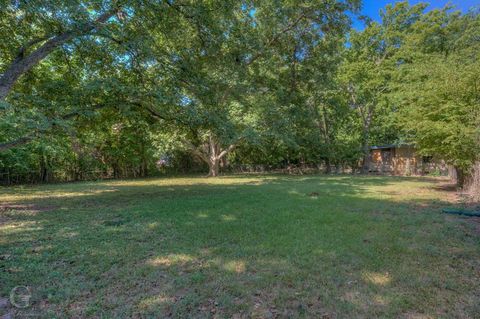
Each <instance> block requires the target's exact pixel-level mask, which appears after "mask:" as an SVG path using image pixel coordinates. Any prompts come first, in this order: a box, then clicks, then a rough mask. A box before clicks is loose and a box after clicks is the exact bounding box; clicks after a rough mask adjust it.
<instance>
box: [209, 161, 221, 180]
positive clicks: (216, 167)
mask: <svg viewBox="0 0 480 319" xmlns="http://www.w3.org/2000/svg"><path fill="white" fill-rule="evenodd" d="M219 171H220V160H219V159H217V158H212V159H210V161H209V162H208V176H209V177H217V176H218V173H219Z"/></svg>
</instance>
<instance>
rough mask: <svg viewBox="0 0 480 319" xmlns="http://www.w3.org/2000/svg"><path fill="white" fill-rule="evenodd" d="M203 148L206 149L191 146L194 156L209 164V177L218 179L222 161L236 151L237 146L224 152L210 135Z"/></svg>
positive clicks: (230, 147) (233, 145) (231, 146)
mask: <svg viewBox="0 0 480 319" xmlns="http://www.w3.org/2000/svg"><path fill="white" fill-rule="evenodd" d="M237 142H238V141H237ZM189 144H190V143H189ZM203 146H204V147H195V146H194V145H192V144H190V148H191V151H192V152H193V154H195V155H196V156H197V157H198V158H199V159H201V160H202V161H204V162H205V163H207V164H208V177H217V176H218V174H219V172H220V161H221V160H222V159H223V158H224V157H225V156H226V155H227V154H228V153H230V152H231V151H232V150H234V149H235V146H236V144H231V145H230V146H229V147H227V148H226V149H223V150H222V148H221V146H220V143H219V142H217V140H216V138H215V137H214V136H212V135H210V136H209V138H208V142H207V143H206V144H204V145H203Z"/></svg>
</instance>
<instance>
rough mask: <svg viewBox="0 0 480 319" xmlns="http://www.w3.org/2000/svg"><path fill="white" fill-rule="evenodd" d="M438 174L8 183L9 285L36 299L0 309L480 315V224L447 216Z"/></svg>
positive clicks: (5, 239) (4, 278)
mask: <svg viewBox="0 0 480 319" xmlns="http://www.w3.org/2000/svg"><path fill="white" fill-rule="evenodd" d="M443 182H445V181H443V180H436V179H421V178H400V177H352V176H332V177H328V176H299V177H286V176H231V177H220V178H215V179H207V178H200V177H192V178H168V179H167V178H165V179H145V180H131V181H102V182H89V183H73V184H57V185H45V186H35V187H13V188H1V189H0V203H2V204H3V207H4V208H3V211H2V212H1V217H0V218H1V219H0V223H1V224H0V240H1V241H0V258H1V260H0V289H1V290H0V294H1V296H3V297H8V295H9V293H10V291H11V289H12V288H13V287H15V286H21V285H22V286H28V287H29V288H30V289H31V293H32V299H31V302H32V305H31V306H30V307H29V308H26V309H23V310H22V309H14V308H4V309H2V310H0V311H3V312H4V313H11V314H16V315H18V316H20V317H21V316H25V315H36V316H37V317H40V318H85V317H91V318H136V317H138V318H165V317H174V318H438V317H440V318H479V317H480V305H479V300H480V235H479V232H478V221H474V220H473V219H468V218H462V217H455V216H448V215H445V214H442V213H441V208H442V207H445V206H451V205H453V204H452V202H451V199H452V194H451V193H448V192H446V191H445V190H442V189H441V188H440V187H439V186H440V184H441V183H443ZM15 205H17V206H15ZM6 206H9V207H10V208H5V207H6ZM0 314H1V313H0Z"/></svg>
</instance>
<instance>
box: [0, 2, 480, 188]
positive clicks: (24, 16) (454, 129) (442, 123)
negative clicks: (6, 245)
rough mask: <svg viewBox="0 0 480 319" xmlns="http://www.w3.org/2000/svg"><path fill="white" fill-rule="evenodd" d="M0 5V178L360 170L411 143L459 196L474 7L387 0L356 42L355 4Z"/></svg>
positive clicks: (479, 29)
mask: <svg viewBox="0 0 480 319" xmlns="http://www.w3.org/2000/svg"><path fill="white" fill-rule="evenodd" d="M1 2H2V3H1V4H0V7H1V9H0V35H1V38H2V41H1V43H0V70H1V71H0V72H1V73H0V174H3V175H2V176H0V179H5V178H6V176H20V177H19V179H20V180H19V181H22V182H25V181H26V180H24V179H26V178H27V176H30V177H28V178H30V179H34V180H37V181H38V180H43V181H48V180H52V179H62V180H75V179H84V178H87V177H91V178H98V177H102V176H107V175H108V176H114V177H130V176H148V175H152V174H155V173H158V172H159V166H164V168H162V169H161V170H173V171H181V172H193V171H207V169H208V172H209V174H210V175H212V176H216V175H218V173H219V171H220V169H228V167H238V166H241V165H265V166H268V167H285V166H288V165H318V166H321V167H322V168H324V169H325V170H326V171H327V172H328V171H330V170H331V169H332V167H349V168H353V169H358V170H363V171H364V172H365V171H366V170H367V167H368V147H369V146H370V145H372V144H390V143H412V144H414V145H415V146H416V147H417V150H418V151H419V152H420V154H424V155H436V156H439V157H441V158H444V159H445V160H446V161H447V162H448V163H450V164H452V165H454V166H455V167H456V168H457V171H458V175H459V176H460V177H461V178H460V183H463V176H465V177H466V178H467V179H468V178H469V177H470V178H471V176H472V174H473V173H472V172H473V171H472V168H473V167H474V164H475V162H477V161H478V160H479V154H480V149H479V148H480V146H479V145H480V143H479V141H480V131H479V123H480V62H479V61H480V59H479V58H480V16H479V11H478V9H477V10H475V9H474V8H472V10H471V11H470V12H468V13H466V14H461V13H460V12H457V11H455V10H454V8H449V7H447V8H444V9H442V10H433V11H429V12H426V10H425V9H426V5H424V4H418V5H415V6H410V5H409V4H408V2H399V3H397V4H396V5H394V6H387V7H386V8H385V9H384V11H383V13H382V21H381V22H373V21H369V20H368V18H364V19H365V21H366V27H365V29H364V30H361V31H359V30H355V29H353V28H352V26H351V24H352V21H351V20H352V17H353V16H355V15H357V16H358V12H359V9H360V7H361V1H358V0H349V1H341V2H340V1H334V0H327V1H325V0H322V1H320V0H315V1H296V0H282V1H274V0H262V1H253V0H250V1H248V0H245V1H233V0H221V1H220V0H218V1H216V0H213V1H193V0H192V1H188V0H177V1H173V0H165V1H162V0H142V1H133V0H132V1H128V0H103V1H100V0H90V1H81V0H67V1H56V0H42V1H39V0H36V1H35V0H34V1H6V0H2V1H1ZM32 174H33V175H32ZM32 176H33V177H32ZM22 179H23V180H22Z"/></svg>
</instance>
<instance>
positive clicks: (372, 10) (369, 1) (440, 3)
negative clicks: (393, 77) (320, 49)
mask: <svg viewBox="0 0 480 319" xmlns="http://www.w3.org/2000/svg"><path fill="white" fill-rule="evenodd" d="M395 2H399V1H395V0H363V9H362V14H363V15H366V16H369V17H370V18H372V19H374V20H376V21H379V20H380V14H379V12H380V10H381V9H382V8H384V7H385V6H386V5H387V4H389V3H392V4H393V3H395ZM409 2H410V4H417V3H420V2H425V3H429V4H430V6H429V7H428V9H427V10H431V9H435V8H443V7H444V6H445V5H446V4H448V3H450V4H452V5H454V6H455V7H456V8H457V9H459V10H462V11H463V12H467V11H468V9H469V8H471V7H478V6H480V0H424V1H421V0H410V1H409ZM354 27H355V28H356V29H363V23H362V22H360V21H356V22H355V23H354Z"/></svg>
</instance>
